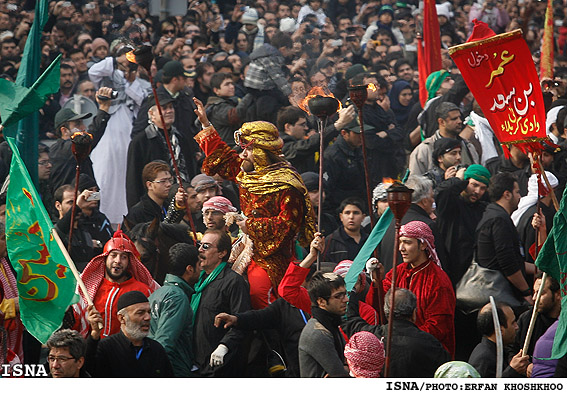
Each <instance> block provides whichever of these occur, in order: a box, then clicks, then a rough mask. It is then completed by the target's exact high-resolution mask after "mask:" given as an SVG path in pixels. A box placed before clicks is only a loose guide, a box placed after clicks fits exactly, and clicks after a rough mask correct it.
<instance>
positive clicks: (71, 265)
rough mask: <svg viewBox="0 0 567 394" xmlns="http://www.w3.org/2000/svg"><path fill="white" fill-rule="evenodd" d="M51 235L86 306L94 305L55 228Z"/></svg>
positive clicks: (101, 326)
mask: <svg viewBox="0 0 567 394" xmlns="http://www.w3.org/2000/svg"><path fill="white" fill-rule="evenodd" d="M51 235H52V236H53V239H54V240H55V242H57V245H58V246H59V249H61V253H63V256H65V260H66V261H67V265H68V266H69V269H70V270H71V272H72V273H73V275H74V276H75V279H76V280H77V284H78V285H79V288H80V289H81V291H82V292H83V295H84V296H85V299H86V300H87V305H88V306H92V305H94V304H93V300H92V298H91V296H90V295H89V292H88V291H87V287H86V286H85V283H84V282H83V279H81V274H80V273H79V271H78V270H77V267H75V263H74V262H73V259H71V256H70V255H69V252H68V251H67V249H66V248H65V245H64V244H63V241H61V238H60V237H59V234H57V230H55V228H52V229H51ZM98 326H99V328H100V329H102V328H103V325H102V323H100V322H99V323H98Z"/></svg>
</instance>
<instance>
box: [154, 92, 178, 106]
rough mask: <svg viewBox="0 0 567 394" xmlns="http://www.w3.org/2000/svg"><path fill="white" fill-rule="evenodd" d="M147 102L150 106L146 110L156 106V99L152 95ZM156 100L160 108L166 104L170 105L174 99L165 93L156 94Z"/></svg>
mask: <svg viewBox="0 0 567 394" xmlns="http://www.w3.org/2000/svg"><path fill="white" fill-rule="evenodd" d="M148 100H149V101H148V102H149V104H150V106H149V107H148V108H152V107H153V106H154V105H156V99H155V96H154V95H153V94H152V95H150V96H149V97H148ZM158 100H159V105H160V106H162V107H163V106H164V105H166V104H169V103H172V102H174V101H175V99H174V98H173V97H171V96H170V95H169V93H167V92H159V93H158Z"/></svg>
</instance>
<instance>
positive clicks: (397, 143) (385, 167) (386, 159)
mask: <svg viewBox="0 0 567 394" xmlns="http://www.w3.org/2000/svg"><path fill="white" fill-rule="evenodd" d="M363 117H364V123H365V124H368V125H369V126H373V127H374V128H375V130H372V131H370V130H365V131H364V138H365V142H366V149H367V156H366V158H367V161H368V171H369V174H368V177H369V179H370V190H373V189H374V187H376V185H377V184H379V183H381V182H382V179H383V178H394V179H395V178H397V177H398V175H399V174H400V173H401V171H402V170H403V168H404V167H405V164H406V155H405V151H404V148H403V144H404V138H405V134H404V132H403V131H402V130H401V128H400V127H399V126H398V125H397V123H396V116H395V115H394V112H393V111H392V110H390V111H385V110H384V109H383V108H382V107H381V106H379V105H378V104H372V105H369V104H364V107H363ZM380 131H384V132H386V133H387V134H388V135H387V136H386V137H384V138H382V137H379V136H378V135H376V133H378V132H380Z"/></svg>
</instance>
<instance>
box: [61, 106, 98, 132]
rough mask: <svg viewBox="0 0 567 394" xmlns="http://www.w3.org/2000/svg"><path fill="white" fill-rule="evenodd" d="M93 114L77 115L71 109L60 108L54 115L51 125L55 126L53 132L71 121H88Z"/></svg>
mask: <svg viewBox="0 0 567 394" xmlns="http://www.w3.org/2000/svg"><path fill="white" fill-rule="evenodd" d="M91 116H93V114H91V113H90V112H87V113H84V114H77V113H76V112H75V111H73V110H72V109H71V108H61V109H60V110H59V111H58V112H57V113H56V114H55V119H54V121H53V124H54V125H55V130H58V129H59V127H61V126H63V124H64V123H65V122H70V121H72V120H80V119H88V118H90V117H91Z"/></svg>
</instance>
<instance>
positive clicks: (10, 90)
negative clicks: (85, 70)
mask: <svg viewBox="0 0 567 394" xmlns="http://www.w3.org/2000/svg"><path fill="white" fill-rule="evenodd" d="M60 60H61V54H59V56H57V58H56V59H55V60H54V61H53V62H51V64H50V65H49V67H48V68H47V69H46V70H45V71H44V72H43V74H41V76H40V77H39V78H38V79H37V81H35V82H34V84H33V85H32V87H30V88H26V87H24V86H21V85H18V84H15V83H14V82H11V81H8V80H6V79H0V114H1V115H2V125H3V126H4V127H6V126H10V125H12V124H14V123H16V122H17V121H19V120H20V119H23V118H25V117H26V116H28V115H29V114H31V113H33V112H34V111H37V110H39V109H40V108H41V107H43V104H44V103H45V100H46V99H47V96H49V95H50V94H54V93H56V92H57V91H58V90H59V75H60V72H59V61H60ZM10 137H13V135H10Z"/></svg>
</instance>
